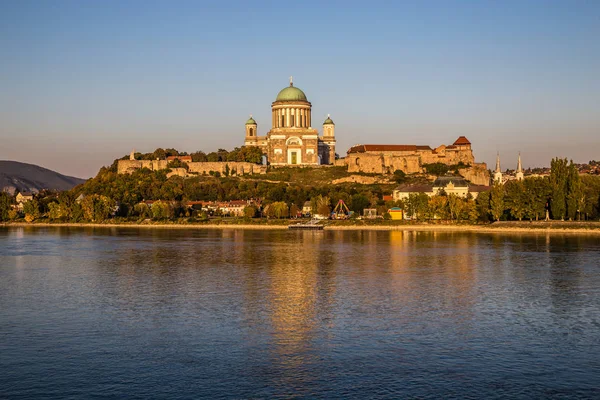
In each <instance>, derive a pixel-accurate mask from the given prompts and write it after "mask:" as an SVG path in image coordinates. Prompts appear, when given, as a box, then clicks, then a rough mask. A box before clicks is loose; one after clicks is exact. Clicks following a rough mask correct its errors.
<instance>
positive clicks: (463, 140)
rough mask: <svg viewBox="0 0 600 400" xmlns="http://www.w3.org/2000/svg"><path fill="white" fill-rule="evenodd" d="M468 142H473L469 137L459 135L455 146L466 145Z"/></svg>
mask: <svg viewBox="0 0 600 400" xmlns="http://www.w3.org/2000/svg"><path fill="white" fill-rule="evenodd" d="M467 144H471V142H469V139H467V138H466V137H464V136H459V137H458V139H456V140H455V141H454V145H455V146H464V145H467Z"/></svg>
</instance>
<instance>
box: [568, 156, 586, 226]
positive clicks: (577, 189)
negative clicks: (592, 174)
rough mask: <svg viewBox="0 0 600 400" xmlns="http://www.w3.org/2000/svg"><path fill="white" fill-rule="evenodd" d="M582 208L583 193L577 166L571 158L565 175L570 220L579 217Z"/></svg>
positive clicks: (583, 201)
mask: <svg viewBox="0 0 600 400" xmlns="http://www.w3.org/2000/svg"><path fill="white" fill-rule="evenodd" d="M584 208H585V194H584V191H583V185H582V183H581V177H580V176H579V171H578V170H577V166H576V165H575V164H573V160H571V164H570V165H569V171H568V176H567V216H568V217H569V220H570V221H572V220H574V219H576V218H577V217H580V215H581V211H582V210H583V209H584ZM579 219H581V218H579Z"/></svg>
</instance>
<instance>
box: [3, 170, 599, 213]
mask: <svg viewBox="0 0 600 400" xmlns="http://www.w3.org/2000/svg"><path fill="white" fill-rule="evenodd" d="M390 192H391V187H390V186H387V187H386V186H380V185H360V184H353V183H347V184H341V185H326V184H321V185H310V184H308V185H300V184H294V183H293V182H290V183H272V182H265V181H258V180H256V181H255V180H241V179H238V178H232V177H222V178H217V177H211V176H195V177H189V178H182V177H179V176H172V177H170V178H168V179H167V172H166V171H150V170H147V169H141V170H138V171H136V172H134V173H132V174H121V175H120V174H117V173H116V172H115V171H113V170H112V169H111V168H103V169H101V170H100V172H99V173H98V175H97V176H96V177H95V178H93V179H90V180H88V181H87V182H86V183H84V184H83V185H80V186H78V187H76V188H74V189H73V190H71V191H68V192H62V193H59V194H57V193H48V192H43V193H40V194H38V195H36V196H35V198H34V199H33V200H32V201H30V202H27V203H25V204H24V205H23V209H22V210H21V211H18V210H16V209H15V208H14V207H13V206H14V202H15V200H14V198H13V197H11V196H9V195H7V194H5V193H0V220H2V221H7V220H14V219H18V218H25V220H27V221H34V220H36V219H40V218H48V219H50V220H53V221H64V222H81V221H96V222H97V221H103V220H106V219H108V218H112V217H120V218H128V219H140V218H154V219H171V218H172V219H176V218H184V217H196V216H198V215H197V214H198V211H197V210H190V209H189V208H188V207H186V206H185V204H186V202H188V201H229V200H248V199H260V200H261V203H262V207H263V209H262V210H255V211H254V212H252V210H249V212H248V214H249V215H254V214H259V211H260V212H261V214H262V215H267V216H273V217H281V216H287V215H296V214H297V212H298V211H299V210H301V209H302V208H303V206H304V204H305V202H306V201H311V209H312V212H313V213H318V214H323V215H327V214H328V213H329V212H330V211H331V210H332V209H333V207H334V206H335V205H336V204H337V202H338V201H339V200H340V199H341V200H343V201H344V202H345V203H346V204H347V205H348V207H349V208H350V210H352V211H354V212H355V213H356V215H360V214H362V212H363V210H364V209H365V208H375V209H377V212H378V214H379V215H385V214H386V211H387V210H388V209H389V208H390V207H401V208H402V209H403V210H404V211H405V213H406V215H409V216H411V217H413V218H415V219H417V220H440V219H441V220H453V221H470V222H490V221H497V220H523V219H526V220H541V219H544V218H545V217H546V214H548V216H549V217H550V218H552V219H554V220H563V219H564V220H584V219H588V220H589V219H596V220H597V219H598V218H599V217H600V176H593V175H579V173H578V171H577V169H576V167H575V165H574V164H573V163H572V162H571V163H568V162H567V160H566V159H554V160H552V173H551V174H550V176H548V177H527V178H526V179H525V180H523V181H509V182H507V183H506V184H505V185H500V184H495V185H494V186H493V187H492V188H491V190H490V191H489V192H482V193H480V194H479V196H478V197H477V198H476V199H474V198H473V197H472V196H471V195H469V196H467V197H466V198H460V197H458V196H455V195H447V194H446V193H443V192H441V193H440V194H437V195H435V196H431V197H430V196H427V195H426V194H424V193H421V194H411V195H410V196H409V197H408V199H406V200H404V201H398V202H385V201H383V195H384V194H389V193H390ZM144 200H154V201H160V203H159V204H158V207H157V203H154V204H153V206H152V207H148V206H147V205H146V204H143V201H144ZM276 203H277V204H276ZM270 204H274V205H273V206H271V207H268V206H269V205H270ZM284 205H285V207H284Z"/></svg>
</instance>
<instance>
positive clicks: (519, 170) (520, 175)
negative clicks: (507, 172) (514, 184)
mask: <svg viewBox="0 0 600 400" xmlns="http://www.w3.org/2000/svg"><path fill="white" fill-rule="evenodd" d="M516 177H517V180H518V181H522V180H523V179H524V176H523V166H522V165H521V152H519V161H517V173H516Z"/></svg>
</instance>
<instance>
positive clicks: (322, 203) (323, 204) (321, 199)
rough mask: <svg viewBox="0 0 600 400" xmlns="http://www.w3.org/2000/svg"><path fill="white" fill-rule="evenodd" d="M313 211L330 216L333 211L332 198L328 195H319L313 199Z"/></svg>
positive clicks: (314, 213) (313, 212)
mask: <svg viewBox="0 0 600 400" xmlns="http://www.w3.org/2000/svg"><path fill="white" fill-rule="evenodd" d="M310 203H311V209H312V210H311V213H312V214H313V215H316V214H319V215H323V216H325V217H328V216H329V214H330V213H331V200H330V199H329V197H328V196H322V195H318V196H316V197H314V198H313V199H312V200H311V202H310Z"/></svg>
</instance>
